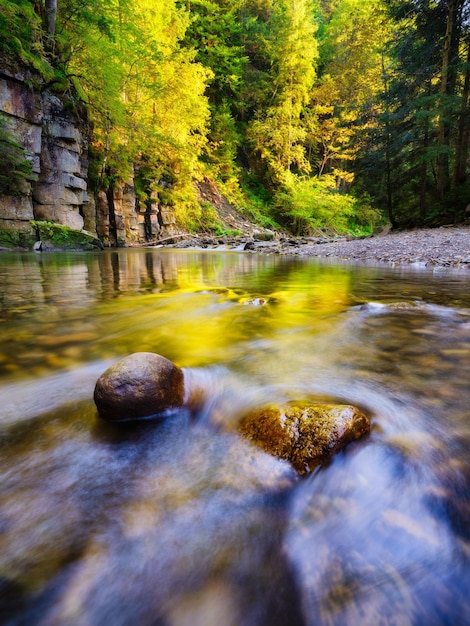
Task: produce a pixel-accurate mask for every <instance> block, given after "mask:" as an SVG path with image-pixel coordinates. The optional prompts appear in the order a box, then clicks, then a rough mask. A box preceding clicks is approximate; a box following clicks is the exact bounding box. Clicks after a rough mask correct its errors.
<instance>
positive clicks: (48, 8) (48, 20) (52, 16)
mask: <svg viewBox="0 0 470 626" xmlns="http://www.w3.org/2000/svg"><path fill="white" fill-rule="evenodd" d="M44 8H45V16H44V18H45V24H46V32H47V34H48V35H49V36H50V37H54V36H55V30H56V22H57V0H44Z"/></svg>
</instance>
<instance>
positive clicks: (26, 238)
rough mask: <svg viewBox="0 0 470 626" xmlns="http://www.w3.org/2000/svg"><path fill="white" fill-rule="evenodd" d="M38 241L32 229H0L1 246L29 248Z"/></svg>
mask: <svg viewBox="0 0 470 626" xmlns="http://www.w3.org/2000/svg"><path fill="white" fill-rule="evenodd" d="M35 241H36V236H35V234H34V232H33V230H31V231H17V230H8V229H0V248H11V249H12V250H13V249H16V248H27V249H30V248H32V247H33V245H34V243H35Z"/></svg>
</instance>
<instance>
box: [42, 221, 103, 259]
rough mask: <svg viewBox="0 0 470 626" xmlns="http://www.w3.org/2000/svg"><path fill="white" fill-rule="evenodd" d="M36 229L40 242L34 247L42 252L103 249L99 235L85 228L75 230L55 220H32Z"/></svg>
mask: <svg viewBox="0 0 470 626" xmlns="http://www.w3.org/2000/svg"><path fill="white" fill-rule="evenodd" d="M31 224H32V226H33V227H34V228H35V230H36V238H37V241H38V243H37V244H36V245H35V246H34V249H35V250H37V251H40V252H48V251H62V250H84V251H92V250H102V249H103V244H102V243H101V241H100V240H99V239H97V237H95V236H94V235H92V234H91V233H88V232H86V231H84V230H74V229H73V228H69V227H68V226H63V225H62V224H55V223H54V222H38V221H35V220H33V221H31Z"/></svg>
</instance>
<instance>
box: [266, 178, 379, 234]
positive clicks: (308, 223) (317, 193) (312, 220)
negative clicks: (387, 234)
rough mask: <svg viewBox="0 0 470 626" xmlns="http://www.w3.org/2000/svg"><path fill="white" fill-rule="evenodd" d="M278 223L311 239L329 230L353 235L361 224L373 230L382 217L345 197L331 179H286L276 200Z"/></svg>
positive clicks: (352, 199) (348, 196)
mask: <svg viewBox="0 0 470 626" xmlns="http://www.w3.org/2000/svg"><path fill="white" fill-rule="evenodd" d="M274 204H275V208H276V211H277V213H278V215H279V219H280V220H282V222H283V223H284V224H286V226H288V227H289V228H290V229H291V230H292V231H293V232H294V233H295V234H297V235H308V234H312V233H314V232H317V231H321V230H326V231H329V232H335V233H347V232H350V230H351V226H352V225H353V227H355V226H357V225H359V224H361V226H362V227H363V228H370V229H372V228H373V227H374V225H375V224H376V223H377V222H378V220H379V214H378V213H377V212H376V211H374V210H373V209H372V208H371V207H370V206H364V205H363V204H362V203H360V202H359V201H358V200H356V199H355V198H354V197H353V196H351V195H348V194H345V193H342V192H341V191H340V190H339V189H338V188H337V183H336V180H335V178H334V177H333V176H332V175H328V174H327V175H324V176H322V177H320V178H306V177H304V178H300V177H296V176H292V177H290V178H289V179H286V182H285V184H284V187H283V189H282V190H280V191H278V192H277V193H276V195H275V200H274Z"/></svg>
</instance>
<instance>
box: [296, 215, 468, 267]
mask: <svg viewBox="0 0 470 626" xmlns="http://www.w3.org/2000/svg"><path fill="white" fill-rule="evenodd" d="M286 252H288V253H290V254H300V255H303V256H315V257H328V258H338V259H341V260H347V261H354V262H367V263H370V262H378V263H387V264H391V265H401V264H414V265H420V266H423V267H458V268H465V269H470V227H469V226H460V227H454V226H449V227H441V228H430V229H423V230H413V231H403V232H389V233H387V234H384V235H376V236H374V237H368V238H365V239H355V240H351V241H346V240H343V241H335V240H333V241H330V242H327V243H316V244H315V243H313V244H312V243H310V244H307V245H300V246H292V247H291V249H289V250H287V251H284V253H286Z"/></svg>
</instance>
